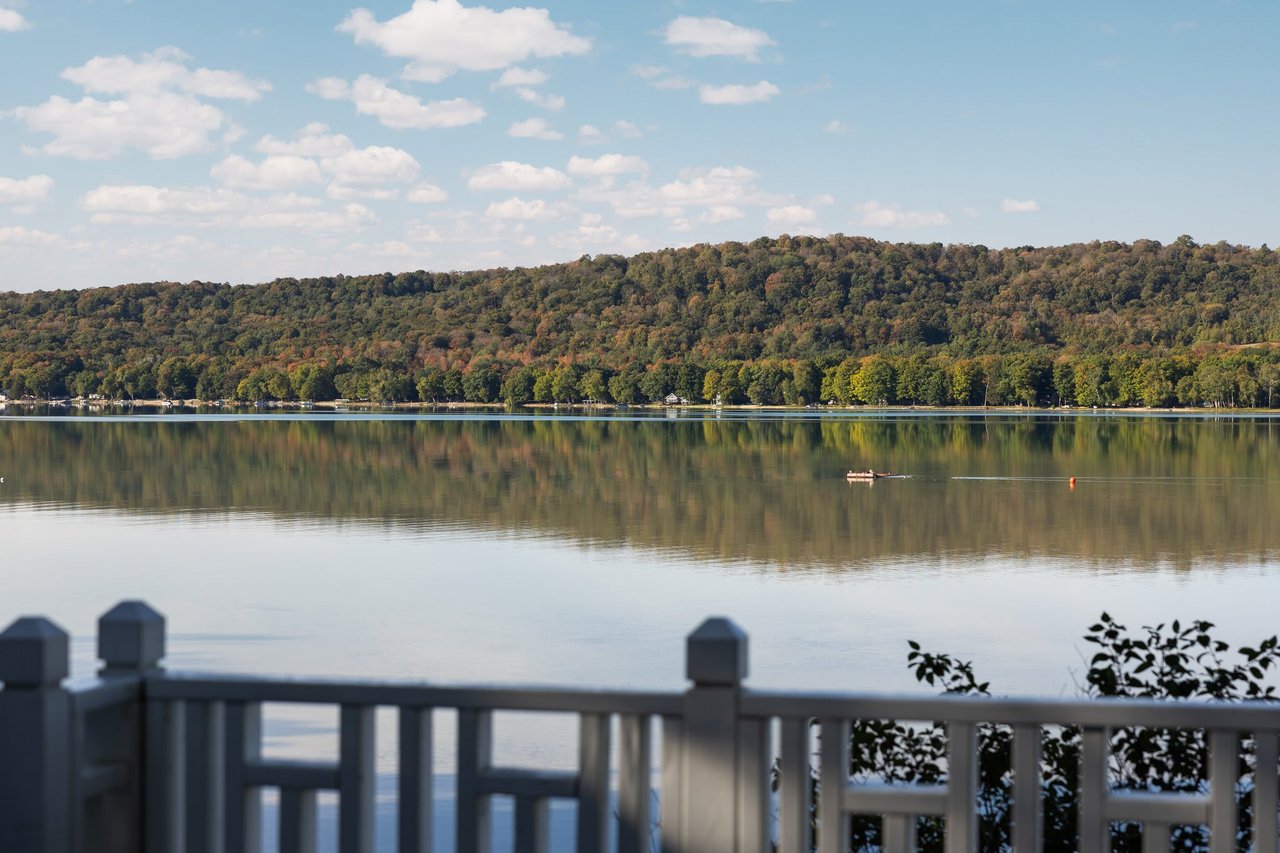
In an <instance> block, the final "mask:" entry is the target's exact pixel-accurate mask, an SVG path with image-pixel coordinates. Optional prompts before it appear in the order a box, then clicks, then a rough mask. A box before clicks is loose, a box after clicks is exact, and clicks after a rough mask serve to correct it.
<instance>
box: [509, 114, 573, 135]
mask: <svg viewBox="0 0 1280 853" xmlns="http://www.w3.org/2000/svg"><path fill="white" fill-rule="evenodd" d="M507 136H514V137H516V138H519V139H548V140H552V139H564V134H563V133H560V132H559V131H557V130H552V129H551V127H550V126H549V125H548V124H547V122H546V120H544V119H540V118H531V119H525V120H524V121H517V122H514V123H512V125H511V127H509V128H507Z"/></svg>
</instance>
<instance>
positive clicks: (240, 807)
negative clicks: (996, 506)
mask: <svg viewBox="0 0 1280 853" xmlns="http://www.w3.org/2000/svg"><path fill="white" fill-rule="evenodd" d="M164 651H165V624H164V619H163V617H161V616H160V615H159V614H158V613H156V612H155V611H154V610H152V609H151V608H150V607H148V606H147V605H146V604H144V603H141V602H124V603H122V604H120V605H118V606H117V607H115V608H113V609H112V610H111V611H110V612H108V613H107V614H106V615H105V616H103V617H102V619H101V620H99V634H98V654H99V657H100V658H101V660H102V662H103V667H102V670H101V672H100V674H99V676H98V677H97V678H95V679H92V680H90V681H88V682H85V683H75V684H68V683H65V680H66V678H67V674H68V671H69V660H68V637H67V634H66V633H65V632H64V631H62V630H61V629H60V628H58V627H57V626H56V625H54V624H53V623H52V622H50V621H49V620H47V619H44V618H39V617H33V618H23V619H19V620H18V621H16V622H15V623H14V624H13V625H11V626H10V627H9V628H8V629H7V630H6V631H5V632H4V633H3V634H0V682H3V689H0V851H3V853H82V851H94V853H97V851H102V853H121V851H146V853H177V851H187V852H188V853H240V851H245V852H246V853H256V851H258V850H259V847H260V839H261V823H260V822H261V820H262V813H261V811H262V805H261V803H262V797H261V792H262V791H263V790H264V789H275V790H277V791H278V792H279V808H278V822H279V849H280V850H281V853H294V851H313V850H314V849H315V847H316V826H317V794H318V792H321V791H335V792H337V800H338V807H337V808H338V848H339V850H340V851H341V853H373V850H374V842H375V836H374V817H375V801H374V790H375V788H374V783H375V766H374V743H375V712H376V710H377V709H380V708H393V709H396V713H397V714H398V729H399V731H398V743H399V746H398V762H397V765H398V766H397V772H396V776H397V783H396V784H397V791H396V794H397V807H396V812H397V832H396V841H395V846H394V849H396V850H398V851H400V853H426V851H430V850H431V849H432V837H433V834H432V826H431V820H432V814H433V806H434V805H435V800H434V796H433V791H432V780H433V767H434V766H435V762H434V760H433V754H432V743H433V732H432V723H433V718H434V716H435V715H434V712H435V711H436V710H440V709H452V710H453V711H455V712H456V715H457V735H456V741H455V743H456V746H457V797H456V806H455V808H456V813H455V815H454V819H455V823H456V839H455V843H456V848H457V850H458V851H459V853H473V851H488V850H489V849H490V842H491V839H490V838H489V827H490V825H491V821H490V808H491V804H492V802H493V798H494V797H495V796H500V795H505V796H510V797H512V798H513V799H514V803H515V809H514V811H515V817H514V825H515V827H514V839H515V850H516V851H517V853H524V851H542V850H547V849H549V845H550V837H551V836H550V832H549V825H548V824H549V820H548V815H549V803H550V802H551V801H553V800H570V801H576V804H577V818H576V831H575V833H574V834H575V839H576V840H575V847H576V849H577V850H578V851H604V850H608V849H610V848H611V847H612V848H615V849H617V850H618V851H619V853H647V851H650V850H651V848H652V847H653V845H654V844H655V839H656V844H657V845H658V846H659V847H660V850H661V851H663V853H747V851H750V853H764V851H769V850H771V849H773V847H774V845H775V844H776V849H777V850H778V851H780V853H807V851H810V850H812V849H813V842H814V839H813V837H812V836H813V832H812V827H813V824H814V818H815V817H816V818H817V823H818V825H819V833H818V835H819V842H820V853H844V851H845V849H846V848H847V846H848V839H849V823H848V821H849V818H850V816H851V815H853V814H855V813H856V814H863V813H869V814H875V815H880V816H882V818H883V824H882V826H883V834H882V839H883V842H882V843H883V849H885V850H887V851H909V850H914V849H915V843H916V841H915V832H916V825H917V818H918V817H920V816H930V815H934V816H941V817H943V818H945V830H946V842H945V844H946V849H947V850H948V851H949V853H959V851H970V850H976V849H977V848H978V831H977V827H978V818H979V815H978V807H977V778H978V757H977V728H978V725H979V724H982V723H997V724H1001V725H1007V726H1010V727H1011V728H1012V730H1013V732H1014V758H1013V768H1012V775H1013V800H1014V805H1013V830H1012V839H1013V840H1012V847H1013V849H1014V850H1016V851H1032V850H1040V849H1041V844H1042V827H1041V821H1042V818H1041V811H1042V808H1041V807H1042V804H1041V799H1040V798H1041V789H1042V780H1041V766H1042V765H1041V756H1040V745H1041V734H1042V732H1043V731H1044V730H1045V728H1046V727H1056V726H1079V727H1081V729H1082V731H1083V738H1082V741H1083V749H1082V755H1081V768H1082V769H1081V779H1080V785H1081V788H1080V790H1081V795H1080V809H1079V813H1080V816H1079V838H1080V842H1079V847H1080V849H1081V850H1086V851H1102V850H1106V849H1107V848H1108V846H1109V843H1110V842H1109V836H1110V826H1111V824H1112V822H1115V821H1127V822H1134V823H1138V824H1141V826H1142V844H1143V849H1144V850H1147V851H1154V850H1166V851H1167V850H1168V849H1169V836H1170V828H1171V827H1173V826H1177V825H1187V824H1190V825H1195V826H1206V827H1208V829H1209V833H1210V834H1209V837H1210V845H1211V847H1210V849H1211V850H1212V851H1213V853H1225V851H1229V850H1231V851H1234V850H1236V849H1237V838H1236V834H1237V832H1236V830H1237V826H1236V823H1237V794H1238V791H1237V786H1238V785H1239V784H1240V783H1241V780H1240V778H1239V777H1240V771H1239V764H1238V762H1239V761H1240V760H1241V756H1240V754H1239V752H1240V749H1241V746H1240V744H1241V742H1242V739H1243V738H1244V737H1246V736H1248V737H1250V738H1251V740H1252V743H1253V744H1254V746H1253V754H1252V758H1251V760H1252V761H1253V764H1254V766H1255V767H1256V770H1255V771H1254V772H1253V777H1252V779H1250V780H1248V784H1251V785H1252V794H1251V796H1252V827H1251V829H1250V832H1251V836H1250V837H1251V838H1252V844H1253V849H1255V850H1267V851H1274V850H1276V849H1277V799H1278V797H1280V786H1278V784H1277V772H1276V769H1277V734H1278V733H1280V708H1277V706H1275V705H1272V704H1261V703H1258V704H1251V703H1237V704H1200V703H1191V702H1176V703H1173V702H1150V701H1141V702H1138V701H1125V702H1121V701H1045V700H1010V699H987V698H970V697H924V698H922V697H884V696H872V695H859V694H837V693H830V694H821V693H796V692H777V691H761V690H749V689H746V688H744V687H743V686H742V682H743V679H744V678H745V677H746V672H747V639H746V636H745V634H743V633H742V631H741V630H740V629H738V628H737V627H736V626H734V625H733V624H732V623H731V622H729V621H728V620H725V619H709V620H707V621H706V622H705V623H704V624H703V625H702V626H701V627H699V628H698V629H697V630H695V631H694V632H693V633H692V634H690V635H689V637H688V646H687V673H686V674H687V676H688V678H689V680H690V681H691V682H692V684H691V686H690V687H689V688H688V689H687V690H685V691H683V692H641V691H616V690H611V691H596V690H585V689H560V688H556V689H540V688H510V687H477V686H442V685H436V684H429V683H417V684H414V683H404V684H390V683H382V682H369V681H333V680H290V679H268V678H253V677H242V676H221V675H219V676H208V675H184V674H181V673H174V672H168V671H165V670H163V669H162V668H161V667H160V661H161V659H162V658H163V657H164ZM268 702H270V703H297V704H303V705H322V706H329V707H336V708H338V709H340V710H339V725H338V742H339V747H338V755H337V760H336V761H329V762H314V761H309V762H300V761H284V760H278V759H268V758H265V757H264V755H263V739H262V705H263V703H268ZM501 711H541V712H548V711H549V712H560V713H567V714H573V715H576V716H577V720H578V736H577V766H576V768H575V769H574V770H572V771H549V770H548V771H531V770H525V769H514V768H504V767H501V766H497V765H495V764H494V763H493V714H494V713H495V712H501ZM865 719H895V720H921V721H941V722H943V723H944V724H945V725H946V729H947V735H948V747H947V750H948V769H947V776H946V778H947V781H946V783H945V784H943V785H934V786H922V785H899V784H881V785H870V784H856V785H855V784H853V782H852V781H851V779H850V757H849V749H850V739H849V731H850V723H851V721H853V720H865ZM615 722H616V726H615V725H614V724H615ZM815 723H816V726H817V732H818V738H817V741H816V743H817V744H818V746H817V747H816V748H815V741H814V739H813V736H812V735H813V730H814V725H815ZM1135 725H1144V726H1157V727H1167V728H1185V729H1195V730H1203V731H1206V732H1207V733H1208V738H1209V744H1210V756H1211V757H1210V771H1209V783H1208V785H1207V786H1206V789H1205V791H1203V792H1199V793H1193V794H1186V793H1166V792H1158V791H1152V792H1142V793H1134V792H1128V791H1115V790H1112V788H1111V786H1110V784H1109V782H1108V778H1107V777H1108V772H1107V767H1108V754H1107V750H1108V743H1109V731H1110V730H1112V729H1115V728H1119V727H1123V726H1135ZM615 731H616V733H617V739H616V740H617V742H616V743H611V739H612V733H613V732H615ZM655 737H656V738H657V739H658V744H657V745H660V749H657V750H654V749H653V747H654V746H655V743H654V739H655ZM655 754H656V755H657V756H658V760H657V761H656V762H651V756H653V755H655ZM651 763H656V765H657V766H651ZM775 772H776V779H777V784H776V790H775V788H774V786H772V785H771V777H772V776H773V774H774V773H775ZM815 774H816V776H817V777H818V778H819V780H820V791H821V793H820V795H819V796H818V798H817V801H816V802H815V801H814V797H813V794H812V792H813V790H814V788H813V785H812V779H813V777H814V775H815ZM654 780H657V788H658V790H657V791H656V792H655V791H654V790H653V789H654ZM655 802H656V803H658V804H659V805H657V806H655ZM659 812H660V814H659ZM655 826H656V830H657V831H656V833H655V831H654V829H655Z"/></svg>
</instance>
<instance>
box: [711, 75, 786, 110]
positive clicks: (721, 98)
mask: <svg viewBox="0 0 1280 853" xmlns="http://www.w3.org/2000/svg"><path fill="white" fill-rule="evenodd" d="M781 91H782V90H781V89H779V88H778V87H777V86H775V85H773V84H772V83H770V82H769V81H768V80H761V81H760V82H759V83H755V84H753V85H750V86H743V85H740V84H737V83H731V84H729V85H727V86H699V87H698V100H700V101H702V103H704V104H734V105H737V104H755V103H759V102H760V101H767V100H769V99H770V98H772V97H774V96H775V95H777V94H778V93H779V92H781Z"/></svg>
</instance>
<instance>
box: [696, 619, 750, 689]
mask: <svg viewBox="0 0 1280 853" xmlns="http://www.w3.org/2000/svg"><path fill="white" fill-rule="evenodd" d="M685 654H686V657H685V669H686V675H687V676H688V678H689V680H690V681H692V682H694V683H695V684H700V685H704V686H736V685H738V684H741V683H742V680H743V679H744V678H746V677H747V634H746V632H745V631H743V630H742V629H741V628H739V627H738V626H737V625H735V624H734V623H733V621H732V620H730V619H726V618H724V617H723V616H712V617H711V618H709V619H707V620H706V621H705V622H703V623H702V624H701V625H699V626H698V628H697V630H695V631H694V632H693V633H692V634H690V635H689V638H688V640H687V641H686V643H685Z"/></svg>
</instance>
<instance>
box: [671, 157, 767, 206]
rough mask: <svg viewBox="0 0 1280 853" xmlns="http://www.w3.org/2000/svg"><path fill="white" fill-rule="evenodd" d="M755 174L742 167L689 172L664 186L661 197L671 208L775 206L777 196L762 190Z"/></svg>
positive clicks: (686, 171)
mask: <svg viewBox="0 0 1280 853" xmlns="http://www.w3.org/2000/svg"><path fill="white" fill-rule="evenodd" d="M758 177H760V176H759V175H758V174H756V173H755V172H753V171H751V170H750V169H747V168H745V167H743V166H733V167H727V166H717V167H715V168H713V169H686V170H684V171H683V172H681V174H680V178H681V179H680V180H677V181H672V182H671V183H669V184H664V185H663V186H662V187H660V188H659V189H658V194H659V196H660V197H661V198H662V200H663V201H664V202H666V203H667V204H669V205H694V206H699V207H721V206H724V207H740V206H742V205H745V204H773V203H777V202H778V201H779V200H778V199H777V198H776V197H775V196H771V195H768V194H766V193H763V192H761V191H760V189H759V188H758V187H757V186H756V183H755V182H756V179H757V178H758Z"/></svg>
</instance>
